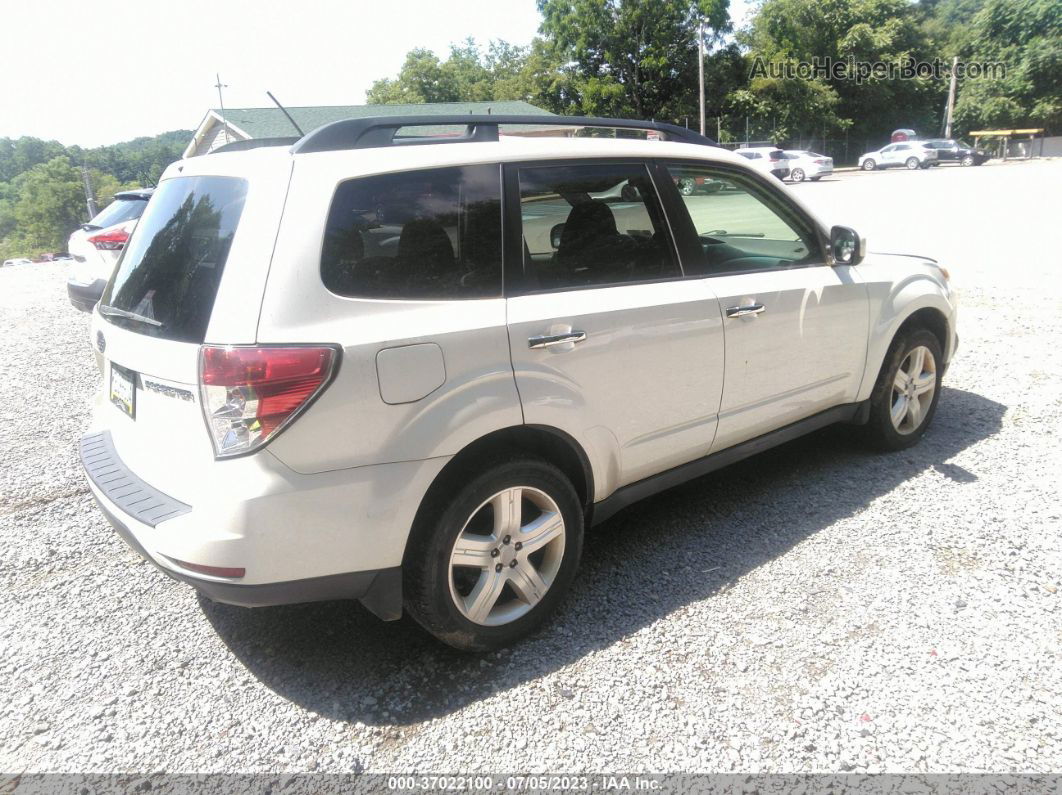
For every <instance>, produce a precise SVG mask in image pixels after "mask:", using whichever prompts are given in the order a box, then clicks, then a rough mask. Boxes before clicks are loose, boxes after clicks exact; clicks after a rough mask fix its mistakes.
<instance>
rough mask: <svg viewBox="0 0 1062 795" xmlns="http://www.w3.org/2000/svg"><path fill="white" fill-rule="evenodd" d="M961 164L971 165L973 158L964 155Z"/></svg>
mask: <svg viewBox="0 0 1062 795" xmlns="http://www.w3.org/2000/svg"><path fill="white" fill-rule="evenodd" d="M962 164H963V165H964V166H972V165H973V158H972V157H970V156H969V155H967V156H966V157H964V158H963V159H962Z"/></svg>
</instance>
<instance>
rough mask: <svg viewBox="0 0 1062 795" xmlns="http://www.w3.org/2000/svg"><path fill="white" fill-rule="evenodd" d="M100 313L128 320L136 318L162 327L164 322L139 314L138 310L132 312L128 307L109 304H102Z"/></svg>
mask: <svg viewBox="0 0 1062 795" xmlns="http://www.w3.org/2000/svg"><path fill="white" fill-rule="evenodd" d="M100 314H101V315H106V316H107V317H124V318H125V319H126V320H135V321H136V322H138V323H147V324H148V325H149V326H157V327H158V328H162V323H160V322H159V321H157V320H155V318H153V317H144V316H143V315H138V314H137V313H136V312H130V311H128V310H126V309H119V308H118V307H116V306H108V305H107V304H100Z"/></svg>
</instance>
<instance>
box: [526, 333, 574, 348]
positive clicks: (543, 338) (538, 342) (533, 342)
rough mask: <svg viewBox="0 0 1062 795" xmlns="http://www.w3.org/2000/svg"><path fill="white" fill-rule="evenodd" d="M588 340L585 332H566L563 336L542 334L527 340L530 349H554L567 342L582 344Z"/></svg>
mask: <svg viewBox="0 0 1062 795" xmlns="http://www.w3.org/2000/svg"><path fill="white" fill-rule="evenodd" d="M585 339H586V332H585V331H566V332H564V333H563V334H542V335H540V336H537V337H528V338H527V347H528V348H552V347H553V346H554V345H563V344H564V343H566V342H582V341H583V340H585Z"/></svg>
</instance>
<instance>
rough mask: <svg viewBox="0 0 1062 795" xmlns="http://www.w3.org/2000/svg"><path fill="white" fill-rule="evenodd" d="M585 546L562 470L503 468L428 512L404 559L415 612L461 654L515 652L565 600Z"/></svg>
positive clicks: (521, 462) (511, 463)
mask: <svg viewBox="0 0 1062 795" xmlns="http://www.w3.org/2000/svg"><path fill="white" fill-rule="evenodd" d="M582 543H583V511H582V507H581V505H580V503H579V498H578V496H577V495H576V493H575V489H574V488H573V487H572V485H571V483H570V482H569V481H568V479H567V478H566V477H565V476H564V475H563V473H561V471H560V470H559V469H557V468H556V467H554V466H552V465H551V464H548V463H546V462H545V461H542V460H540V459H537V458H513V459H508V460H501V461H498V462H495V463H494V464H492V465H490V466H487V467H485V468H484V469H483V471H482V472H481V473H480V474H479V475H478V476H476V477H473V478H471V479H470V480H468V481H467V482H466V483H465V484H464V485H463V486H460V487H459V488H457V489H456V491H454V490H439V493H438V494H437V495H436V498H434V499H432V498H429V500H428V501H427V502H426V503H425V505H424V506H423V507H422V508H421V510H420V512H419V513H418V515H417V522H416V524H415V526H414V528H413V532H412V533H411V534H410V539H409V542H408V546H407V551H406V560H405V562H404V563H403V578H404V580H405V601H406V608H407V609H408V610H409V612H410V613H411V614H412V616H413V618H414V619H416V621H417V622H418V623H419V624H420V625H421V626H422V627H424V628H425V629H426V630H428V632H430V633H431V634H433V635H434V636H435V637H437V638H438V639H439V640H441V641H443V642H444V643H447V644H449V645H450V646H453V647H454V648H457V649H461V650H463V651H487V650H490V649H496V648H499V647H501V646H506V645H508V644H510V643H513V642H515V641H516V640H518V639H520V638H521V637H523V636H525V635H527V634H528V633H530V632H532V631H533V630H534V629H535V628H537V627H538V626H539V625H540V624H541V623H542V622H543V621H544V620H545V619H546V617H547V616H548V615H549V614H550V613H551V612H552V611H553V610H554V608H556V606H557V605H558V604H559V603H560V602H561V600H562V599H563V598H564V594H565V592H566V591H567V590H568V586H569V585H570V584H571V581H572V579H573V578H574V576H575V570H576V568H577V567H578V565H579V556H580V554H581V552H582Z"/></svg>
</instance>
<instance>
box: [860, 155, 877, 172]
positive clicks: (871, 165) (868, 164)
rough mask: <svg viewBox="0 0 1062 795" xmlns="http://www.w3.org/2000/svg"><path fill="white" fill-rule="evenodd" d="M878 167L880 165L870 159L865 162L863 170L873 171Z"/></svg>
mask: <svg viewBox="0 0 1062 795" xmlns="http://www.w3.org/2000/svg"><path fill="white" fill-rule="evenodd" d="M877 167H878V164H877V163H875V162H874V161H873V160H871V159H870V158H869V157H868V158H867V159H866V160H864V161H863V170H864V171H873V170H874V169H876V168H877Z"/></svg>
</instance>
